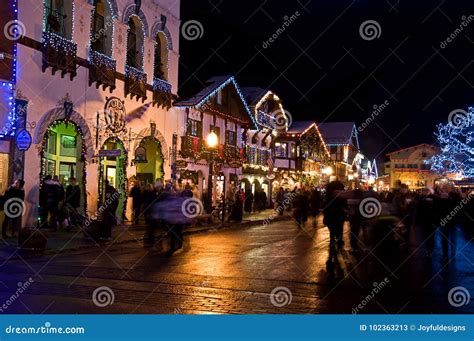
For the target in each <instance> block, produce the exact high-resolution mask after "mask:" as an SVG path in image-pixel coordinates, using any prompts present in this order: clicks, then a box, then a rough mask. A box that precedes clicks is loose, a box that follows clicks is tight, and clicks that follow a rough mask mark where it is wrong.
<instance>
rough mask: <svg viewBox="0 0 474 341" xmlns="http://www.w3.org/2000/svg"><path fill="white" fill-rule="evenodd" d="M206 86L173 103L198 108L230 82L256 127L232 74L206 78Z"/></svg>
mask: <svg viewBox="0 0 474 341" xmlns="http://www.w3.org/2000/svg"><path fill="white" fill-rule="evenodd" d="M205 84H206V87H205V88H204V89H202V90H201V91H199V92H198V93H196V94H194V95H193V96H191V97H189V98H187V99H183V100H178V101H177V102H175V103H174V104H173V106H175V107H184V108H187V107H194V108H200V107H201V106H202V105H203V104H204V103H206V101H207V100H208V99H209V98H210V97H212V96H215V95H216V94H217V93H218V92H219V91H220V90H222V89H223V88H224V87H226V86H227V85H229V84H232V85H233V86H234V88H235V90H236V91H237V94H238V95H239V97H240V99H241V101H242V105H243V106H244V108H245V111H246V112H247V114H248V115H249V117H250V119H251V121H252V123H253V124H254V126H255V127H257V122H256V121H255V118H254V116H253V114H252V112H251V111H250V108H249V106H248V104H247V101H246V100H245V98H244V95H243V94H242V91H241V90H240V87H239V85H238V84H237V82H236V80H235V78H234V76H216V77H212V78H210V79H208V80H207V81H206V82H205Z"/></svg>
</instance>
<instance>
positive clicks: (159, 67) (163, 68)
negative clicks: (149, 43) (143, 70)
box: [153, 32, 168, 80]
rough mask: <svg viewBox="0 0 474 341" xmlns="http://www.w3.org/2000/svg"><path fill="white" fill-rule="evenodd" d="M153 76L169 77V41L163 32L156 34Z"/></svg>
mask: <svg viewBox="0 0 474 341" xmlns="http://www.w3.org/2000/svg"><path fill="white" fill-rule="evenodd" d="M153 77H154V78H155V79H162V80H167V79H168V42H167V39H166V37H165V35H164V34H163V32H159V33H158V34H157V35H156V40H155V66H154V69H153Z"/></svg>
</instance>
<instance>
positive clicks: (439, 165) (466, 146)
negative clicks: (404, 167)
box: [426, 107, 474, 178]
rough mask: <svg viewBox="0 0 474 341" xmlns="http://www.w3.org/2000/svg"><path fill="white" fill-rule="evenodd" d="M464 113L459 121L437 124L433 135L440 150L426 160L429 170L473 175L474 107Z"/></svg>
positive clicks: (463, 175) (464, 175) (467, 175)
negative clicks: (429, 166)
mask: <svg viewBox="0 0 474 341" xmlns="http://www.w3.org/2000/svg"><path fill="white" fill-rule="evenodd" d="M466 114H467V116H465V117H462V118H460V120H459V121H455V122H449V123H447V124H439V125H438V126H437V129H438V131H437V132H436V133H435V136H436V138H437V139H438V144H439V146H440V148H441V151H440V153H439V154H437V155H434V156H433V157H432V158H431V159H429V160H428V161H426V163H427V164H430V165H431V170H433V171H435V172H437V173H440V174H443V175H447V174H450V173H451V174H456V175H458V176H462V177H468V178H472V177H474V107H470V108H469V109H468V112H467V113H466Z"/></svg>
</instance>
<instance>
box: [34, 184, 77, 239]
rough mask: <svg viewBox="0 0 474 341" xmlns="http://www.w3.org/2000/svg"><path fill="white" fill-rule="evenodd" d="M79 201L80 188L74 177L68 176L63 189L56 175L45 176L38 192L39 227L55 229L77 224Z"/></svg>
mask: <svg viewBox="0 0 474 341" xmlns="http://www.w3.org/2000/svg"><path fill="white" fill-rule="evenodd" d="M80 203H81V190H80V187H79V185H78V184H77V180H76V178H74V177H70V178H69V180H68V185H67V186H66V189H64V186H63V185H62V184H61V182H60V181H59V177H58V176H57V175H54V176H51V175H47V176H45V178H44V179H43V182H42V185H41V187H40V194H39V210H40V212H39V216H40V227H42V228H49V229H51V230H52V231H56V230H58V228H68V229H70V228H71V227H73V226H75V225H78V224H79V223H80V222H81V219H80V218H79V217H80V213H79V207H80Z"/></svg>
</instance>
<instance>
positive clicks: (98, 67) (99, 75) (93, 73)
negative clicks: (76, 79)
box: [89, 49, 117, 92]
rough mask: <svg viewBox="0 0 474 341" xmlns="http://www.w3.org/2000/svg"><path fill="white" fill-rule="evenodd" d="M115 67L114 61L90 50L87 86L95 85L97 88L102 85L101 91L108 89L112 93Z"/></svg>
mask: <svg viewBox="0 0 474 341" xmlns="http://www.w3.org/2000/svg"><path fill="white" fill-rule="evenodd" d="M116 65H117V63H116V62H115V60H114V59H112V58H110V57H108V56H106V55H105V54H102V53H100V52H97V51H94V50H92V49H91V50H90V52H89V86H91V85H92V84H93V83H96V87H97V88H99V86H101V85H102V88H103V90H105V89H107V87H108V88H109V90H110V92H112V91H113V90H114V89H115V71H116Z"/></svg>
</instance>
